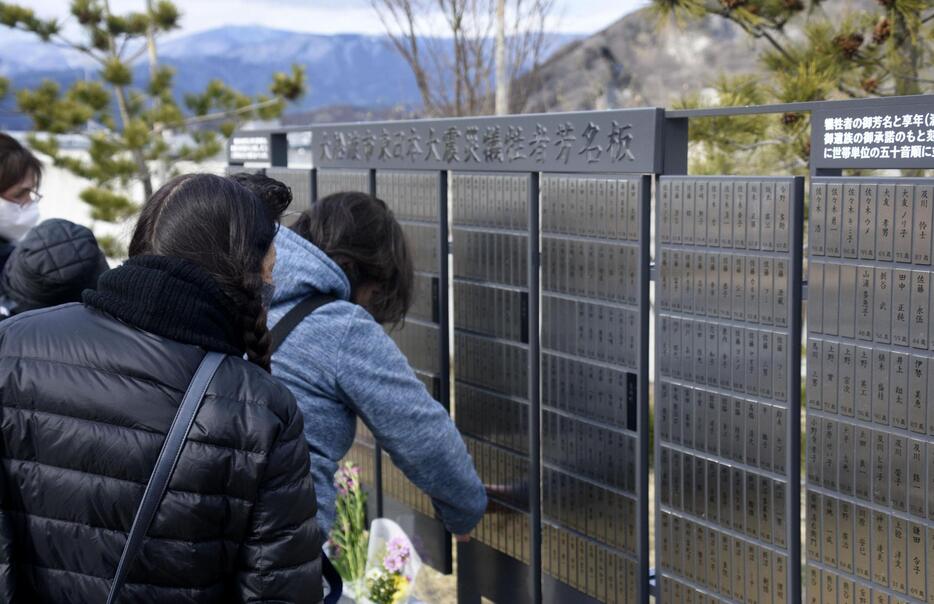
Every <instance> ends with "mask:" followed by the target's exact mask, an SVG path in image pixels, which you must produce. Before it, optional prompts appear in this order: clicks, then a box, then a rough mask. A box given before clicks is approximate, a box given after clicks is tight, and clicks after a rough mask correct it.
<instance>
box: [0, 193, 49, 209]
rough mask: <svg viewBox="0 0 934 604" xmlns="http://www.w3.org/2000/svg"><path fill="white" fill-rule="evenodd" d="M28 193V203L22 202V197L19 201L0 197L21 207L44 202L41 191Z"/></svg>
mask: <svg viewBox="0 0 934 604" xmlns="http://www.w3.org/2000/svg"><path fill="white" fill-rule="evenodd" d="M26 193H27V194H28V195H29V199H27V200H26V201H22V195H20V197H19V198H17V199H7V198H6V197H0V199H3V200H4V201H8V202H10V203H15V204H17V205H21V206H29V205H32V204H34V203H39V201H41V200H42V193H40V192H39V191H36V190H35V189H29V190H28V191H26Z"/></svg>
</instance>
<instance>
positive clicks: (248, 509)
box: [0, 175, 322, 604]
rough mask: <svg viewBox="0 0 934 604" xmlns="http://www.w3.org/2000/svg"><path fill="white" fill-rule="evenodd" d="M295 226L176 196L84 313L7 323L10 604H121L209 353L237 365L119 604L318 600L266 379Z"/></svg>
mask: <svg viewBox="0 0 934 604" xmlns="http://www.w3.org/2000/svg"><path fill="white" fill-rule="evenodd" d="M282 209H283V208H275V209H268V208H266V207H265V206H264V205H263V203H262V202H261V201H259V200H258V199H257V198H256V197H254V196H253V195H252V194H251V193H249V192H248V191H247V190H246V189H244V188H242V187H241V186H240V185H238V184H236V183H234V182H232V181H230V180H227V179H224V178H220V177H215V176H208V175H189V176H183V177H179V178H177V179H175V180H173V181H172V182H170V183H168V184H167V185H165V186H164V187H163V188H162V189H160V190H159V191H158V192H157V193H156V194H155V195H154V196H153V197H152V198H151V199H150V200H149V201H148V202H147V204H146V205H145V206H144V208H143V211H142V214H141V215H140V218H139V222H138V224H137V227H136V231H135V233H134V235H133V240H132V243H131V246H130V259H129V260H128V261H127V262H126V263H125V264H124V265H123V266H121V267H119V268H117V269H114V270H112V271H110V272H108V273H106V274H105V275H104V276H103V277H101V280H100V283H99V286H98V289H97V290H96V291H88V292H85V295H84V303H83V304H79V303H74V304H69V305H66V306H60V307H57V308H54V309H48V310H39V311H34V312H28V313H24V314H22V315H18V316H16V317H13V318H11V319H7V320H6V321H4V322H2V323H0V420H2V421H0V464H2V465H0V602H17V603H19V602H23V603H29V604H32V603H38V602H55V603H64V602H69V603H98V602H104V601H105V600H106V597H107V592H108V590H109V587H110V582H111V578H112V577H113V574H114V571H115V569H116V567H117V562H118V560H119V558H120V554H121V551H122V550H123V546H124V543H125V541H126V536H127V532H128V530H129V528H130V525H131V523H132V521H133V517H134V514H135V512H136V509H137V506H138V505H139V502H140V499H141V497H142V494H143V489H144V488H145V485H146V483H147V481H148V480H149V475H150V473H151V472H152V469H153V466H154V464H155V461H156V457H157V456H158V454H159V450H160V448H161V446H162V443H163V440H164V439H165V435H166V432H167V431H168V428H169V425H170V424H171V422H172V419H173V417H174V416H175V413H176V410H177V408H178V405H179V402H180V400H181V397H182V395H183V394H184V392H185V389H186V388H187V386H188V383H189V381H190V380H191V377H192V375H193V374H194V372H195V369H196V368H197V367H198V364H199V363H200V361H201V359H202V357H203V356H204V354H205V351H209V350H213V351H220V352H224V353H227V354H228V355H230V356H228V357H227V358H226V359H225V360H224V362H223V364H222V365H221V367H220V369H219V370H218V372H217V374H216V376H215V378H214V380H213V382H212V383H211V385H210V387H209V388H208V391H207V396H206V397H205V399H204V403H203V404H202V406H201V408H200V410H199V412H198V415H197V417H196V418H195V420H194V425H193V427H192V430H191V432H190V434H189V437H188V441H187V442H186V443H185V446H184V448H183V450H182V453H181V458H180V461H179V463H178V466H177V469H176V471H175V474H174V475H173V477H172V480H171V482H170V484H169V488H168V491H167V492H166V495H165V497H164V499H163V500H162V503H161V505H160V506H159V509H158V512H157V513H156V517H155V519H154V521H153V524H152V526H151V527H150V529H149V531H148V533H147V538H146V540H145V541H144V544H143V547H142V550H141V552H140V555H139V556H138V557H137V558H136V562H135V563H134V564H133V566H132V567H131V568H130V571H129V575H128V578H127V583H126V585H125V586H124V589H123V591H122V596H121V600H120V601H121V602H172V603H176V602H199V603H201V602H236V601H242V602H271V601H275V602H318V601H320V600H321V593H322V589H321V573H320V552H321V541H322V538H321V536H320V534H319V531H318V528H317V525H316V524H315V521H314V517H315V511H316V510H315V494H314V488H313V486H312V482H311V475H310V473H309V470H308V446H307V444H306V443H305V440H304V437H303V430H302V416H301V414H300V413H299V412H298V410H297V408H296V405H295V401H294V399H293V398H292V395H291V394H290V393H289V391H288V390H287V389H286V388H285V387H283V386H281V385H279V384H278V383H277V382H276V381H275V380H273V378H272V377H271V376H270V375H269V373H268V371H269V350H268V341H269V338H268V334H267V332H266V327H265V325H266V310H265V305H264V303H263V300H264V299H265V298H266V296H265V295H264V292H265V290H266V288H265V287H264V283H265V282H268V281H269V280H270V279H271V268H272V263H273V261H274V259H275V249H274V247H273V245H272V244H273V237H274V235H275V232H276V219H277V217H278V214H279V213H281V211H282ZM244 354H246V355H247V357H248V359H249V362H248V361H246V360H244V359H243V355H244Z"/></svg>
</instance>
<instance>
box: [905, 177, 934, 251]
mask: <svg viewBox="0 0 934 604" xmlns="http://www.w3.org/2000/svg"><path fill="white" fill-rule="evenodd" d="M913 188H914V220H913V221H912V227H913V229H914V233H913V234H912V241H911V249H912V262H914V263H915V264H926V265H930V264H931V221H932V220H934V213H932V210H934V208H932V205H931V191H932V188H931V186H930V185H928V186H921V185H915V186H914V187H913Z"/></svg>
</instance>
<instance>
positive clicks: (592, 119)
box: [312, 109, 661, 173]
mask: <svg viewBox="0 0 934 604" xmlns="http://www.w3.org/2000/svg"><path fill="white" fill-rule="evenodd" d="M660 116H661V110H660V109H632V110H621V111H599V112H582V113H570V114H561V115H514V116H504V117H481V118H454V119H445V120H418V121H402V122H382V123H369V124H334V125H323V126H313V127H312V147H313V150H314V151H313V153H314V164H315V166H316V167H319V168H363V167H368V168H377V169H379V168H394V169H404V168H409V169H413V168H421V169H441V170H444V169H451V170H468V171H469V170H483V171H487V170H496V171H498V170H504V171H517V172H518V171H523V172H537V171H554V170H562V171H574V172H630V173H652V172H657V171H658V170H659V169H660V168H661V159H660V157H661V154H660V153H659V152H658V150H659V149H660V147H661V145H660V144H659V140H658V139H659V125H660V123H661V119H660Z"/></svg>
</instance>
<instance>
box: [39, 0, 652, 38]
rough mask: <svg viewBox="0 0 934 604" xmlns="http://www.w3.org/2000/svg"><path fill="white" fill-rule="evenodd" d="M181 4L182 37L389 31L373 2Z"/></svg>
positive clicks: (572, 8) (224, 0)
mask: <svg viewBox="0 0 934 604" xmlns="http://www.w3.org/2000/svg"><path fill="white" fill-rule="evenodd" d="M20 2H22V0H20ZM175 3H176V6H178V7H179V8H180V9H181V10H182V12H183V13H184V17H183V20H182V31H181V32H180V33H181V34H186V33H192V32H196V31H202V30H205V29H212V28H215V27H220V26H223V25H264V26H267V27H274V28H278V29H288V30H292V31H303V32H314V33H325V34H331V33H369V34H378V33H382V32H383V29H382V25H381V24H380V21H379V19H378V18H377V16H376V14H375V12H374V11H373V9H372V8H371V6H370V1H369V0H175ZM645 3H646V0H555V4H556V9H555V11H554V19H553V23H552V24H551V27H550V29H552V30H553V31H561V32H567V33H582V34H587V33H592V32H595V31H599V30H601V29H603V28H604V27H606V26H607V25H609V24H610V23H612V22H613V21H615V20H617V19H618V18H620V17H621V16H623V15H624V14H626V13H628V12H630V11H632V10H635V9H636V8H639V7H641V6H643V5H645ZM24 4H26V5H27V6H29V7H31V8H33V9H34V10H35V11H36V12H37V13H38V14H39V16H41V17H53V16H54V17H67V16H68V9H67V6H68V5H69V4H70V2H67V1H66V0H28V1H27V2H25V3H24ZM144 4H145V3H144V0H110V5H111V9H112V10H113V11H114V12H123V11H128V10H139V9H140V8H141V7H142V6H143V5H144ZM176 35H177V34H176Z"/></svg>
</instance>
